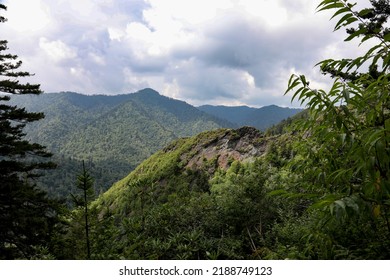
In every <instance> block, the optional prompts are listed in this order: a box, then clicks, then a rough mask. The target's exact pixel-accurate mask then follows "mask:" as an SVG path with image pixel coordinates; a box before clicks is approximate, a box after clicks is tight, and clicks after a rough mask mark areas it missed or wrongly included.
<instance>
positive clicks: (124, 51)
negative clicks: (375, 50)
mask: <svg viewBox="0 0 390 280" xmlns="http://www.w3.org/2000/svg"><path fill="white" fill-rule="evenodd" d="M1 2H2V3H4V4H5V5H7V6H8V10H7V12H6V13H5V14H4V15H5V16H6V17H7V18H8V21H7V22H6V23H4V24H2V27H1V28H2V36H5V38H1V39H6V40H8V41H9V44H8V46H9V48H10V50H9V51H10V52H11V53H13V54H17V55H18V56H19V58H20V59H21V60H22V61H23V69H22V70H26V71H30V72H32V73H35V76H34V77H33V78H29V81H30V82H36V83H40V84H41V87H42V89H43V90H44V91H45V92H59V91H75V92H80V93H85V94H122V93H131V92H135V91H138V90H140V89H143V88H146V87H151V88H153V89H155V90H157V91H158V92H160V93H161V94H163V95H166V96H169V97H173V98H176V99H180V100H184V101H186V102H188V103H190V104H193V105H202V104H224V105H244V104H245V105H250V106H255V107H261V106H264V105H270V104H277V105H280V106H290V107H291V106H295V107H296V106H298V104H291V102H290V96H284V95H283V94H284V91H285V89H286V87H287V82H288V79H289V77H290V75H291V74H292V73H297V74H305V75H306V76H307V77H308V78H309V79H310V80H311V85H314V86H316V87H320V88H326V86H327V84H329V80H328V79H327V78H326V77H323V76H322V75H321V74H320V73H319V71H318V68H315V67H314V65H315V64H316V63H317V62H319V61H320V60H323V59H326V58H339V57H351V56H352V55H353V53H354V52H355V51H356V49H354V48H353V46H352V47H351V44H348V43H344V42H343V38H344V37H345V36H344V33H343V32H336V33H334V32H333V26H334V24H335V22H334V21H331V22H330V21H329V18H330V15H331V14H330V13H327V12H325V13H324V12H321V13H316V11H315V8H316V6H317V5H318V4H319V3H320V1H316V0H294V1H292V0H210V1H203V0H202V1H200V0H181V1H180V0H163V1H161V0H56V1H52V0H28V1H25V0H3V1H1ZM358 2H367V1H366V0H360V1H358Z"/></svg>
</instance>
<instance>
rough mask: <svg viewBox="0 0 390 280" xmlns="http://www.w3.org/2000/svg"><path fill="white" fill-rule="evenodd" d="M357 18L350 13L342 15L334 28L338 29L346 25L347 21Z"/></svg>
mask: <svg viewBox="0 0 390 280" xmlns="http://www.w3.org/2000/svg"><path fill="white" fill-rule="evenodd" d="M356 20H357V19H356V18H355V16H354V15H353V14H352V13H348V14H346V15H344V16H343V17H342V18H341V19H340V20H339V21H338V22H337V24H336V26H335V28H334V30H338V29H340V28H341V27H342V26H345V25H348V24H349V23H351V22H353V21H356Z"/></svg>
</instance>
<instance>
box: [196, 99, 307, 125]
mask: <svg viewBox="0 0 390 280" xmlns="http://www.w3.org/2000/svg"><path fill="white" fill-rule="evenodd" d="M198 109H199V110H202V111H204V112H206V113H208V114H210V115H213V116H216V117H218V118H221V119H225V120H227V121H229V122H231V123H234V124H236V125H237V126H238V127H241V126H253V127H255V128H257V129H260V130H266V129H267V128H269V127H270V126H272V125H275V124H278V123H279V122H281V121H282V120H284V119H287V118H289V117H292V116H294V115H295V114H297V113H299V112H301V111H302V109H295V108H284V107H279V106H276V105H269V106H264V107H261V108H253V107H248V106H221V105H219V106H213V105H203V106H199V107H198Z"/></svg>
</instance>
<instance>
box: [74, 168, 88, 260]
mask: <svg viewBox="0 0 390 280" xmlns="http://www.w3.org/2000/svg"><path fill="white" fill-rule="evenodd" d="M93 181H94V180H93V178H92V177H91V175H90V174H89V172H88V171H87V169H86V168H85V163H84V161H83V170H82V172H81V173H80V174H79V175H78V176H77V184H76V187H77V188H78V189H79V190H81V191H82V195H81V196H76V195H73V194H71V196H72V198H73V201H74V203H75V205H76V206H78V207H82V208H83V209H84V229H85V244H86V248H87V258H88V259H90V258H91V244H90V236H89V229H90V223H89V220H88V214H89V209H88V205H89V202H90V201H91V200H92V199H93V198H94V188H93Z"/></svg>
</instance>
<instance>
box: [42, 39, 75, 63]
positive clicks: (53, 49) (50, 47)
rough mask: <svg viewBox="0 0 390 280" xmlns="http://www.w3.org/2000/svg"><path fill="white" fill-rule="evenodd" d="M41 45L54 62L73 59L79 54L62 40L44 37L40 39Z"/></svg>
mask: <svg viewBox="0 0 390 280" xmlns="http://www.w3.org/2000/svg"><path fill="white" fill-rule="evenodd" d="M39 46H40V48H41V49H42V50H43V51H44V52H45V53H46V54H47V55H48V57H49V58H50V59H52V60H53V61H54V62H60V61H64V60H71V59H74V58H76V56H77V53H76V51H75V50H74V49H72V48H70V47H69V46H67V45H66V44H65V43H64V42H62V41H61V40H56V41H49V40H48V39H47V38H44V37H43V38H40V40H39Z"/></svg>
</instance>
